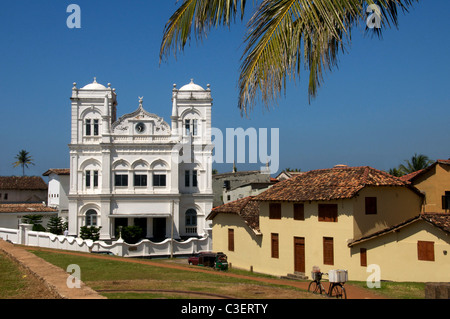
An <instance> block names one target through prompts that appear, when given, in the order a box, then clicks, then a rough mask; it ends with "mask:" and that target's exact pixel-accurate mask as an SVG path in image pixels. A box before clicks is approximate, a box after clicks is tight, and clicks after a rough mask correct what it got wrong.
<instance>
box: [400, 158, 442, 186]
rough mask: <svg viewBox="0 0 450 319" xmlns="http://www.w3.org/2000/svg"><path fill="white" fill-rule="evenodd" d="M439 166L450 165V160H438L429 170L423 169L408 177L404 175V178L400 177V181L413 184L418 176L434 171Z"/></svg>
mask: <svg viewBox="0 0 450 319" xmlns="http://www.w3.org/2000/svg"><path fill="white" fill-rule="evenodd" d="M437 164H442V165H450V159H449V160H443V159H438V160H436V162H434V163H433V164H431V165H430V166H428V167H427V168H424V169H421V170H418V171H415V172H412V173H409V174H407V175H403V176H402V177H400V179H401V180H402V181H406V182H412V181H413V179H415V178H416V177H417V176H420V175H422V174H424V173H425V172H428V171H429V170H430V169H432V168H433V167H434V166H436V165H437Z"/></svg>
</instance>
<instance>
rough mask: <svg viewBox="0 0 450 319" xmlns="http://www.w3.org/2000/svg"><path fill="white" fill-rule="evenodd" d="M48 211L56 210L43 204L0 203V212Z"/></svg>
mask: <svg viewBox="0 0 450 319" xmlns="http://www.w3.org/2000/svg"><path fill="white" fill-rule="evenodd" d="M46 212H48V213H50V212H52V213H53V212H58V210H56V209H54V208H51V207H48V206H45V205H44V204H33V203H32V204H25V203H23V204H0V213H30V214H31V213H46Z"/></svg>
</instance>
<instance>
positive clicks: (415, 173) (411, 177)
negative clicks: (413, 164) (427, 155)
mask: <svg viewBox="0 0 450 319" xmlns="http://www.w3.org/2000/svg"><path fill="white" fill-rule="evenodd" d="M423 171H424V170H423V169H420V170H418V171H415V172H412V173H409V174H406V175H403V176H401V177H399V178H400V179H401V180H402V181H404V182H409V181H410V180H411V179H413V178H414V177H416V176H417V175H418V174H420V173H422V172H423Z"/></svg>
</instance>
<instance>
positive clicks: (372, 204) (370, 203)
mask: <svg viewBox="0 0 450 319" xmlns="http://www.w3.org/2000/svg"><path fill="white" fill-rule="evenodd" d="M376 213H377V198H376V197H366V215H375V214H376Z"/></svg>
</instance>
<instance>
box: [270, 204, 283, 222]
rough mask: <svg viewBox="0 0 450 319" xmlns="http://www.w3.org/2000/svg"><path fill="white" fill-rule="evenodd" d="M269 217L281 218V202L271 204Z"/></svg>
mask: <svg viewBox="0 0 450 319" xmlns="http://www.w3.org/2000/svg"><path fill="white" fill-rule="evenodd" d="M269 219H281V204H280V203H271V204H269Z"/></svg>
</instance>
